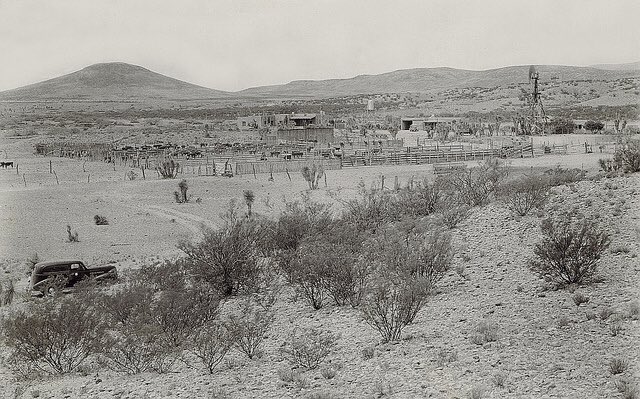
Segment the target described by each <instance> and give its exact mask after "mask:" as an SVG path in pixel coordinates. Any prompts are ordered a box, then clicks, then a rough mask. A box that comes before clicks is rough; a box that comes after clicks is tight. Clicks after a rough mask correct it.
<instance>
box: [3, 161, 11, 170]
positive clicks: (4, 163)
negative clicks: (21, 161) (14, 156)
mask: <svg viewBox="0 0 640 399" xmlns="http://www.w3.org/2000/svg"><path fill="white" fill-rule="evenodd" d="M9 166H11V167H12V168H13V162H0V168H4V169H6V168H8V167H9Z"/></svg>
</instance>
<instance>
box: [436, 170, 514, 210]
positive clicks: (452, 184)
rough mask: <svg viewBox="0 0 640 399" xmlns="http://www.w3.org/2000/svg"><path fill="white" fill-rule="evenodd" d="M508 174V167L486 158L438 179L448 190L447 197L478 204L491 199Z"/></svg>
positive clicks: (471, 204) (483, 203) (474, 204)
mask: <svg viewBox="0 0 640 399" xmlns="http://www.w3.org/2000/svg"><path fill="white" fill-rule="evenodd" d="M508 174H509V171H508V169H507V168H506V167H505V166H503V165H502V164H501V163H500V161H498V160H497V159H496V160H487V161H486V162H484V163H482V164H480V166H478V167H475V168H470V169H467V170H460V171H457V172H455V173H451V174H449V175H446V176H442V177H440V178H439V179H440V182H441V184H442V185H443V187H444V189H445V190H446V191H448V192H449V197H451V196H455V197H458V198H459V199H460V202H462V203H464V204H466V205H469V206H478V205H485V204H487V203H488V202H489V201H490V200H491V198H492V196H493V195H494V194H495V193H496V191H497V190H498V189H499V188H500V185H501V184H502V182H503V181H504V179H506V177H507V176H508ZM451 193H453V195H452V194H451Z"/></svg>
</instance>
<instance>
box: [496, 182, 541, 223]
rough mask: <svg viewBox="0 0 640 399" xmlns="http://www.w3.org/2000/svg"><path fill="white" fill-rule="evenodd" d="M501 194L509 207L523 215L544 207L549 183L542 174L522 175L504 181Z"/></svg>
mask: <svg viewBox="0 0 640 399" xmlns="http://www.w3.org/2000/svg"><path fill="white" fill-rule="evenodd" d="M500 191H501V194H502V197H503V198H504V200H505V202H506V203H507V205H508V207H509V209H510V210H511V211H512V212H514V213H515V214H517V215H520V216H525V215H527V214H528V213H529V212H531V211H532V210H533V209H536V208H537V209H541V208H542V207H544V204H545V202H546V201H547V197H548V195H549V184H548V182H547V179H546V178H545V177H543V176H536V175H533V176H524V177H522V178H520V179H517V180H512V181H510V182H507V183H505V184H504V185H503V186H502V188H501V190H500Z"/></svg>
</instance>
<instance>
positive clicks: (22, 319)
mask: <svg viewBox="0 0 640 399" xmlns="http://www.w3.org/2000/svg"><path fill="white" fill-rule="evenodd" d="M2 326H3V329H2V334H3V336H4V342H5V343H6V345H7V347H8V348H9V356H8V358H7V362H8V364H9V365H10V367H11V368H12V369H14V371H16V372H17V373H18V374H20V375H23V376H28V375H29V374H31V373H33V372H36V373H45V374H57V373H69V372H72V371H74V370H76V369H77V368H78V367H79V366H81V365H82V364H83V363H84V362H85V361H86V360H87V358H88V357H89V356H92V355H97V354H98V353H100V352H101V351H102V350H103V348H104V347H105V344H106V342H107V339H106V334H105V329H106V325H105V322H104V319H103V318H102V317H100V315H99V314H96V312H95V311H94V308H93V307H92V306H91V305H90V304H87V303H84V302H78V301H77V300H75V299H74V298H71V297H69V298H59V299H57V300H53V299H48V300H45V301H43V302H40V303H37V304H32V305H30V306H28V307H27V308H26V309H22V310H15V311H13V312H11V313H10V314H9V315H8V317H6V318H5V319H4V320H3V322H2Z"/></svg>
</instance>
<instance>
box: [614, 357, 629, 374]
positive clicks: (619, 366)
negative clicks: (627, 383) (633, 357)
mask: <svg viewBox="0 0 640 399" xmlns="http://www.w3.org/2000/svg"><path fill="white" fill-rule="evenodd" d="M627 368H629V362H628V361H626V360H624V359H620V358H617V357H616V358H613V359H611V361H609V372H610V373H611V374H613V375H618V374H622V373H624V372H625V370H627Z"/></svg>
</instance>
